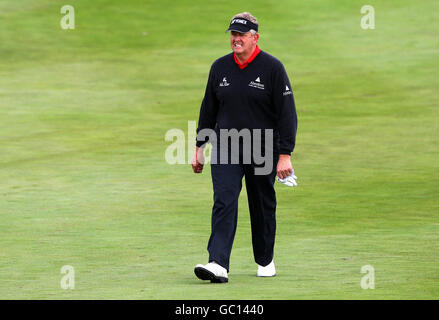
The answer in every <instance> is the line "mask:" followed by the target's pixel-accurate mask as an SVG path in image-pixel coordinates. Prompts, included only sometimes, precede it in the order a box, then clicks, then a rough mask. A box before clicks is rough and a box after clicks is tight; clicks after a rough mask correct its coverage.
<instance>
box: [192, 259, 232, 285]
mask: <svg viewBox="0 0 439 320" xmlns="http://www.w3.org/2000/svg"><path fill="white" fill-rule="evenodd" d="M194 272H195V275H196V276H197V277H198V278H199V279H201V280H210V282H212V283H225V282H228V281H229V277H228V275H227V270H226V268H224V267H222V266H220V265H219V264H218V263H216V262H215V261H212V262H209V263H208V264H206V265H202V264H197V265H196V266H195V269H194Z"/></svg>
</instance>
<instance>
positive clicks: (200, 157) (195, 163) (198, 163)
mask: <svg viewBox="0 0 439 320" xmlns="http://www.w3.org/2000/svg"><path fill="white" fill-rule="evenodd" d="M191 164H192V169H193V170H194V173H201V172H203V166H204V153H203V148H200V147H197V149H196V150H195V153H194V156H193V157H192V161H191Z"/></svg>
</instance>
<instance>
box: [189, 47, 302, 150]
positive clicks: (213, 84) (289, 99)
mask: <svg viewBox="0 0 439 320" xmlns="http://www.w3.org/2000/svg"><path fill="white" fill-rule="evenodd" d="M259 51H260V52H257V50H255V52H254V53H253V54H252V56H253V55H254V57H253V59H249V60H248V61H247V62H246V64H247V67H244V68H241V69H240V68H237V62H236V57H234V53H233V52H231V53H229V54H227V55H225V56H223V57H221V58H219V59H217V60H216V61H215V62H214V63H213V64H212V67H211V69H210V73H209V79H208V81H207V86H206V91H205V94H204V99H203V102H202V103H201V108H200V116H199V120H198V128H197V134H198V133H199V132H200V130H203V129H212V130H216V129H229V130H230V129H237V130H238V131H239V130H242V129H245V128H246V129H250V130H253V129H262V130H264V129H274V132H273V137H274V139H275V141H274V146H273V147H274V151H276V152H279V153H280V154H291V152H292V151H293V149H294V146H295V140H296V131H297V115H296V107H295V103H294V97H293V90H292V88H291V84H290V81H289V79H288V75H287V72H286V70H285V68H284V66H283V64H282V63H281V62H280V61H279V60H278V59H276V58H275V57H273V56H271V55H270V54H268V53H266V52H265V51H263V50H259ZM249 62H251V63H249ZM197 140H198V141H197V146H198V147H200V146H201V145H202V144H204V143H205V142H207V141H208V140H209V138H208V137H205V138H202V137H201V136H200V137H198V139H197Z"/></svg>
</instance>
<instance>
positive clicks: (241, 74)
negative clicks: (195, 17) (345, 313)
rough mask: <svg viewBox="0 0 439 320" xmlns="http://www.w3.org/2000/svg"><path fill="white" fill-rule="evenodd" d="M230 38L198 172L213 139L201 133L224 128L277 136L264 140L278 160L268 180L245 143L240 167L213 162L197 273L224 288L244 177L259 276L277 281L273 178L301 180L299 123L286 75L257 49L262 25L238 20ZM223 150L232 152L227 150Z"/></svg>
mask: <svg viewBox="0 0 439 320" xmlns="http://www.w3.org/2000/svg"><path fill="white" fill-rule="evenodd" d="M227 31H230V45H231V47H232V51H233V52H232V53H230V54H228V55H226V56H224V57H221V58H219V59H218V60H216V61H215V62H214V63H213V64H212V67H211V69H210V74H209V79H208V83H207V87H206V92H205V96H204V99H203V102H202V104H201V109H200V116H199V122H198V128H197V135H198V136H197V147H196V152H195V154H194V157H193V160H192V168H193V171H194V172H195V173H201V172H202V170H203V164H204V156H203V146H204V144H205V143H206V142H207V141H208V140H209V138H208V137H205V135H204V136H201V135H200V133H201V132H202V131H203V130H206V129H210V130H214V131H215V133H220V132H222V131H224V130H225V129H228V130H232V129H236V130H244V129H248V130H251V131H252V132H254V131H256V129H260V130H263V131H270V130H272V132H273V134H274V139H272V141H271V146H272V147H271V146H270V141H267V140H269V139H267V138H266V140H265V141H263V142H265V144H264V146H265V147H262V149H263V150H262V152H263V153H265V154H266V155H267V154H268V155H269V156H271V158H272V159H273V162H272V165H271V167H270V170H269V173H268V174H264V175H261V174H256V169H257V168H258V164H257V163H255V161H254V158H253V157H252V161H251V162H250V163H245V162H243V161H242V157H243V151H242V150H243V145H242V143H241V144H240V145H239V154H238V158H239V161H238V163H236V162H232V163H230V157H229V158H228V159H227V160H228V161H229V162H226V163H224V161H223V162H221V161H220V162H218V161H212V163H211V174H212V183H213V189H214V206H213V209H212V225H211V228H212V230H211V236H210V239H209V243H208V251H209V263H208V264H206V265H202V264H199V265H197V266H196V267H195V269H194V272H195V274H196V276H197V277H198V278H200V279H202V280H210V281H211V282H219V283H222V282H228V272H229V260H230V254H231V250H232V244H233V239H234V236H235V231H236V225H237V215H238V198H239V193H240V191H241V187H242V178H243V177H245V183H246V189H247V195H248V205H249V210H250V220H251V229H252V244H253V254H254V259H255V262H256V263H257V265H258V271H257V276H260V277H272V276H275V275H276V270H275V266H274V261H273V250H274V240H275V231H276V220H275V211H276V194H275V190H274V180H275V177H276V175H277V176H278V178H280V179H286V178H288V177H289V179H293V178H291V177H294V178H296V177H295V176H294V175H293V172H294V171H293V168H292V165H291V159H290V156H291V152H292V151H293V149H294V146H295V138H296V131H297V116H296V109H295V104H294V98H293V94H292V89H291V84H290V81H289V79H288V76H287V73H286V71H285V68H284V67H283V65H282V63H281V62H280V61H279V60H277V59H276V58H274V57H273V56H271V55H269V54H268V53H266V52H264V51H262V50H260V49H259V47H258V45H257V42H258V39H259V34H258V21H257V19H256V18H255V17H253V16H252V15H251V14H250V13H248V12H244V13H240V14H237V15H235V16H234V17H233V18H232V21H231V22H230V26H229V28H228V30H227ZM265 137H267V136H265ZM218 140H220V139H217V141H218ZM262 140H264V139H262ZM267 142H268V145H267ZM218 144H221V143H218ZM221 147H224V146H221ZM217 149H218V147H217ZM225 150H227V151H230V150H231V149H230V148H229V147H228V146H226V147H225ZM253 152H254V150H253ZM212 157H213V156H212ZM232 157H233V155H232ZM213 160H214V159H213ZM215 160H217V159H216V158H215ZM214 162H215V163H214ZM282 181H284V180H282ZM293 182H294V181H293ZM294 184H295V182H294Z"/></svg>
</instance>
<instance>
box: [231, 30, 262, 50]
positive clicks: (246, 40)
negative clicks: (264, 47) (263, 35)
mask: <svg viewBox="0 0 439 320" xmlns="http://www.w3.org/2000/svg"><path fill="white" fill-rule="evenodd" d="M258 38H259V35H258V34H255V35H252V34H251V33H250V32H246V33H240V32H237V31H231V32H230V45H231V46H232V50H233V52H234V53H236V54H248V53H251V52H252V50H253V48H254V47H255V46H256V43H257V41H258Z"/></svg>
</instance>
